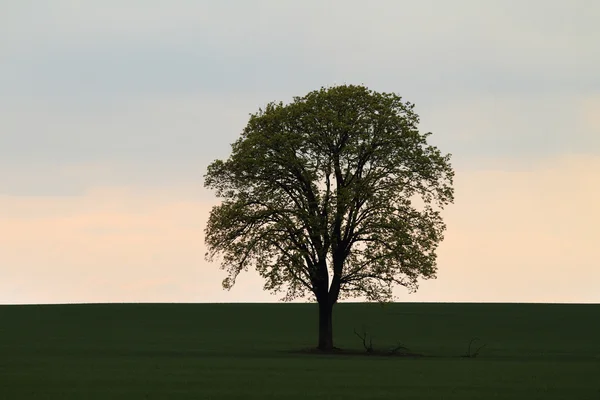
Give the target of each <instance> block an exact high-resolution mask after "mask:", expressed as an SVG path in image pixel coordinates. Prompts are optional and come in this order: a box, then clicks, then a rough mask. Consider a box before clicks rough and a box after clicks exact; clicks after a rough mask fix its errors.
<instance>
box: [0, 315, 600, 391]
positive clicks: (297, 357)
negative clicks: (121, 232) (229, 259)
mask: <svg viewBox="0 0 600 400" xmlns="http://www.w3.org/2000/svg"><path fill="white" fill-rule="evenodd" d="M316 313H317V309H316V306H315V305H313V304H219V305H208V304H114V305H104V304H98V305H56V306H50V305H48V306H0V324H1V325H0V399H107V400H108V399H593V400H598V399H600V305H558V304H556V305H552V304H538V305H536V304H391V305H387V306H380V305H377V304H339V305H337V306H336V309H335V310H334V313H335V314H334V318H335V337H336V345H337V346H339V347H342V348H354V349H360V348H361V347H362V343H361V342H360V340H359V339H358V338H357V337H356V336H354V333H353V328H355V327H356V328H357V329H361V328H362V326H363V325H366V326H367V328H368V330H369V332H370V333H372V334H373V336H374V341H373V344H374V346H375V347H376V348H377V347H378V346H379V347H380V348H383V347H390V346H392V345H393V344H394V343H395V342H396V341H398V340H400V341H402V342H403V343H404V344H405V345H407V346H408V347H409V348H410V349H411V350H412V351H414V352H418V353H421V354H424V355H426V356H427V357H421V358H401V357H395V358H392V357H374V356H348V355H340V356H334V355H312V354H299V353H294V352H293V351H294V350H299V349H303V348H307V347H314V345H315V343H316V339H317V338H316V333H317V332H316V317H317V314H316ZM473 337H479V338H480V339H481V342H482V343H487V346H486V347H485V348H484V349H483V350H482V351H481V354H480V355H479V357H477V358H471V359H467V358H461V357H460V356H461V355H464V354H465V353H466V351H467V345H468V342H469V340H470V339H471V338H473Z"/></svg>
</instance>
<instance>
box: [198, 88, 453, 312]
mask: <svg viewBox="0 0 600 400" xmlns="http://www.w3.org/2000/svg"><path fill="white" fill-rule="evenodd" d="M413 108H414V106H413V105H412V104H410V103H408V102H403V101H402V98H401V97H400V96H398V95H396V94H392V93H378V92H374V91H372V90H369V89H368V88H366V87H363V86H352V85H344V86H336V87H331V88H322V89H320V90H318V91H313V92H311V93H309V94H307V95H306V96H304V97H295V98H294V99H293V101H292V102H291V103H290V104H283V103H281V102H280V103H269V104H268V105H267V106H266V107H265V108H264V109H260V110H259V111H258V112H257V113H255V114H253V115H251V116H250V120H249V122H248V124H247V126H246V128H245V129H244V131H243V133H242V134H241V137H240V138H239V139H238V140H237V141H236V142H235V143H234V144H233V145H232V153H231V155H230V157H229V158H228V159H227V160H225V161H223V160H216V161H214V162H213V163H212V164H211V165H210V166H209V167H208V170H207V173H206V175H205V186H206V187H207V188H210V189H213V190H215V191H216V194H217V196H219V197H221V198H222V199H223V201H222V203H221V204H220V205H218V206H215V207H214V208H213V209H212V211H211V213H210V217H209V221H208V224H207V227H206V230H205V233H206V238H205V241H206V244H207V247H208V252H207V259H209V260H214V259H215V258H217V257H219V258H220V261H221V267H222V268H223V269H225V270H226V271H227V272H228V276H227V278H226V279H225V280H224V281H223V286H224V287H225V288H231V287H232V286H233V285H234V283H235V280H236V277H237V276H238V274H239V273H240V272H241V271H244V270H247V269H248V268H250V267H254V268H256V270H257V271H258V272H259V273H260V275H261V276H262V277H263V278H264V279H265V289H266V290H269V291H272V292H274V293H277V292H281V291H285V293H286V295H285V299H286V300H290V299H294V298H297V297H302V296H305V295H306V294H307V293H312V294H314V295H315V297H316V298H317V300H318V301H319V302H321V301H323V300H325V299H326V300H327V301H328V302H329V303H330V304H334V303H335V302H336V301H337V300H338V299H339V298H340V297H355V296H365V297H366V298H368V299H370V300H377V301H386V300H390V299H392V289H393V287H394V286H395V285H401V286H405V287H407V288H408V289H409V290H413V291H414V290H416V289H417V286H418V279H419V278H424V279H427V278H434V277H435V273H436V269H437V267H436V252H435V250H436V248H437V246H438V244H439V243H440V241H441V240H442V239H443V232H444V230H445V224H444V223H443V221H442V218H441V215H440V211H441V210H442V209H443V207H444V206H446V205H447V204H449V203H451V202H452V201H453V189H452V179H453V176H454V172H453V170H452V167H451V166H450V163H449V160H450V155H444V154H442V153H441V152H440V151H439V150H438V149H437V148H436V147H434V146H431V145H428V143H427V138H428V136H429V135H430V134H429V133H426V134H422V133H420V132H419V131H418V129H417V125H418V123H419V117H418V116H417V114H415V112H414V111H413Z"/></svg>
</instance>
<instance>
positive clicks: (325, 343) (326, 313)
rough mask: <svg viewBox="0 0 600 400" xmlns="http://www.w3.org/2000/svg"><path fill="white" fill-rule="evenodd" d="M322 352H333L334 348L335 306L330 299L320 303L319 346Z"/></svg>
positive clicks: (322, 300)
mask: <svg viewBox="0 0 600 400" xmlns="http://www.w3.org/2000/svg"><path fill="white" fill-rule="evenodd" d="M318 349H319V350H321V351H331V350H333V349H334V347H333V304H330V302H329V299H328V298H325V299H321V300H320V301H319V346H318Z"/></svg>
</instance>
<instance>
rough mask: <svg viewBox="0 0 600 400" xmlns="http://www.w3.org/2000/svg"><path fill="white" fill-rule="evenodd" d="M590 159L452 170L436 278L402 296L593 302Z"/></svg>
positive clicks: (596, 191) (594, 197)
mask: <svg viewBox="0 0 600 400" xmlns="http://www.w3.org/2000/svg"><path fill="white" fill-rule="evenodd" d="M599 174H600V158H598V157H582V156H577V157H574V156H573V157H560V158H554V159H550V160H548V161H547V162H545V163H543V164H542V165H535V166H530V167H522V168H521V169H519V170H514V169H508V170H506V169H503V168H502V166H501V165H497V166H496V167H492V168H489V169H487V170H481V171H476V172H475V171H462V173H461V171H459V173H458V175H457V182H456V191H457V196H456V204H455V205H453V206H451V207H450V208H449V209H448V210H447V212H446V213H445V216H446V221H447V223H448V232H447V237H446V240H445V241H444V242H443V244H442V245H441V247H440V254H439V268H440V269H439V275H438V279H437V280H436V281H429V282H425V283H423V284H422V288H421V291H420V292H419V293H417V294H416V295H413V296H412V297H411V296H402V298H403V300H410V299H413V300H427V301H437V300H440V299H451V300H452V301H512V302H529V301H532V302H598V301H600V297H599V295H598V290H597V285H596V282H598V280H599V279H600V269H599V268H598V260H600V254H599V253H598V248H597V242H598V239H600V235H599V234H598V231H597V227H598V226H599V225H600V210H599V209H598V206H597V205H598V204H600V183H598V180H597V179H596V178H597V176H598V175H599Z"/></svg>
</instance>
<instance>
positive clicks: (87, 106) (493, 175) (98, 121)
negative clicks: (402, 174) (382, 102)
mask: <svg viewBox="0 0 600 400" xmlns="http://www.w3.org/2000/svg"><path fill="white" fill-rule="evenodd" d="M599 20H600V2H598V1H596V0H570V1H552V0H539V1H538V0H520V1H516V0H502V1H500V0H497V1H495V0H486V1H481V0H455V1H452V2H450V1H446V0H420V1H418V2H416V1H410V2H409V1H401V0H397V1H385V0H370V1H353V0H329V1H328V0H303V1H301V2H300V1H282V0H253V1H247V0H220V1H202V0H198V1H191V0H189V1H186V0H164V1H158V0H139V1H134V0H118V1H117V0H103V1H87V2H80V1H75V0H71V1H68V0H55V1H52V2H50V1H48V2H43V1H33V0H0V304H31V303H93V302H274V301H278V300H279V299H280V297H281V296H278V295H271V294H269V293H268V292H264V291H263V290H262V281H261V279H260V277H259V276H258V275H257V274H256V273H254V272H248V273H246V274H243V275H241V276H240V277H239V279H238V281H237V284H236V286H235V287H234V288H233V289H232V290H230V291H225V290H223V289H222V288H221V281H222V279H223V278H224V277H225V273H224V272H223V271H221V270H220V269H219V265H218V264H216V263H208V262H206V261H205V260H204V253H205V251H206V249H205V247H204V234H203V230H204V226H205V224H206V220H207V217H208V213H209V211H210V209H211V207H212V206H214V205H216V204H218V203H219V199H217V198H216V197H214V195H213V193H211V192H210V191H207V190H206V189H204V187H203V175H204V172H205V169H206V166H207V165H208V164H209V163H210V162H211V161H213V160H215V159H223V158H227V156H228V155H229V151H230V144H231V143H232V142H233V141H235V140H236V138H237V137H238V136H239V134H240V133H241V131H242V129H243V128H244V126H245V124H246V122H247V121H248V116H249V114H250V113H253V112H256V111H257V110H258V108H259V107H261V106H264V105H265V104H266V103H268V102H270V101H280V100H281V101H284V102H287V101H290V100H291V99H292V97H294V96H302V95H304V94H306V93H308V92H309V91H312V90H315V89H319V88H320V87H322V86H331V85H336V84H363V85H366V86H368V87H369V88H371V89H373V90H377V91H386V92H395V93H398V94H399V95H401V96H402V97H403V98H404V99H405V100H406V101H410V102H412V103H414V104H415V111H416V112H417V113H418V114H419V115H420V117H421V125H420V129H421V130H422V131H423V132H433V135H432V136H431V137H430V142H431V143H432V144H434V145H436V146H438V147H439V148H440V149H441V150H442V151H443V152H445V153H452V155H453V158H452V163H453V166H454V167H455V170H456V179H455V190H456V193H455V194H456V199H455V204H454V205H451V206H449V207H448V208H447V209H446V210H445V211H444V213H443V216H444V218H445V221H446V223H447V232H446V235H445V236H446V238H445V240H444V241H443V242H442V244H441V245H440V247H439V251H438V254H439V257H438V267H439V271H438V277H437V279H436V280H427V281H422V282H421V285H420V288H419V290H418V291H417V292H416V293H414V294H409V293H408V292H407V291H406V290H405V289H404V288H398V290H397V291H396V292H395V294H396V296H397V299H398V301H411V302H561V303H562V302H567V303H598V302H600V286H599V284H598V282H600V261H599V260H600V246H599V243H600V231H599V226H600V207H599V205H600V179H599V176H600V74H598V71H600V51H598V43H600V28H598V24H597V22H598V21H599Z"/></svg>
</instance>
